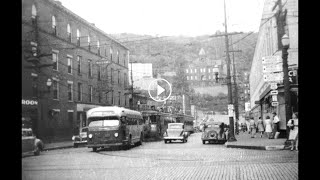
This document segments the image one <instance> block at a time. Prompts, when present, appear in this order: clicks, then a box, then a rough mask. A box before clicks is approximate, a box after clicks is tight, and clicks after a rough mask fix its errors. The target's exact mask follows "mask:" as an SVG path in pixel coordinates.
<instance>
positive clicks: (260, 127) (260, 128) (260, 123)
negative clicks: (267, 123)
mask: <svg viewBox="0 0 320 180" xmlns="http://www.w3.org/2000/svg"><path fill="white" fill-rule="evenodd" d="M257 132H259V133H260V138H262V135H263V133H264V125H263V121H262V119H261V117H259V120H258V121H257Z"/></svg>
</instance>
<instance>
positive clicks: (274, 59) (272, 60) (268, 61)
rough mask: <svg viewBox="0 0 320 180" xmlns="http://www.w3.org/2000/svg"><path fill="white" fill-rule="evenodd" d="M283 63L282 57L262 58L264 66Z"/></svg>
mask: <svg viewBox="0 0 320 180" xmlns="http://www.w3.org/2000/svg"><path fill="white" fill-rule="evenodd" d="M278 62H282V58H281V57H280V56H265V57H262V64H274V63H278Z"/></svg>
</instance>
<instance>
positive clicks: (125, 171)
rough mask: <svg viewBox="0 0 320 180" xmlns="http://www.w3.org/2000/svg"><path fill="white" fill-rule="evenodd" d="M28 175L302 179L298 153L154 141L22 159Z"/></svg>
mask: <svg viewBox="0 0 320 180" xmlns="http://www.w3.org/2000/svg"><path fill="white" fill-rule="evenodd" d="M22 179H28V180H29V179H32V180H35V179H59V180H60V179H112V180H113V179H139V180H140V179H192V180H193V179H254V180H257V179H279V180H280V179H281V180H283V179H288V180H291V179H298V152H296V151H287V150H282V151H264V150H249V149H234V148H226V147H225V146H224V145H222V144H205V145H204V144H202V141H201V134H200V133H196V134H192V135H191V136H190V137H189V139H188V142H187V143H182V142H178V141H177V142H174V143H168V144H165V143H164V142H163V141H160V142H148V143H144V144H143V145H141V146H137V147H134V148H132V149H129V150H124V149H119V148H115V149H104V150H101V151H99V152H92V149H89V148H86V147H81V148H70V149H60V150H52V151H47V152H42V153H41V155H40V156H28V157H24V158H22Z"/></svg>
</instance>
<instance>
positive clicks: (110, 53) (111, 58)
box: [110, 48, 112, 61]
mask: <svg viewBox="0 0 320 180" xmlns="http://www.w3.org/2000/svg"><path fill="white" fill-rule="evenodd" d="M110 60H111V61H112V48H110Z"/></svg>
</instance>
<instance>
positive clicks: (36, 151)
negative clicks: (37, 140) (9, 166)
mask: <svg viewBox="0 0 320 180" xmlns="http://www.w3.org/2000/svg"><path fill="white" fill-rule="evenodd" d="M33 154H34V155H35V156H39V155H40V148H39V145H37V146H36V149H35V151H34V152H33Z"/></svg>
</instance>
